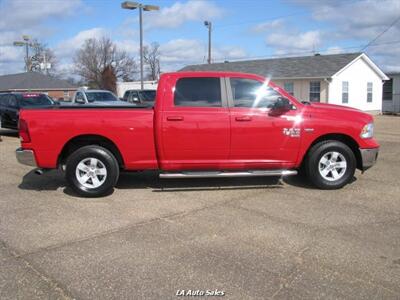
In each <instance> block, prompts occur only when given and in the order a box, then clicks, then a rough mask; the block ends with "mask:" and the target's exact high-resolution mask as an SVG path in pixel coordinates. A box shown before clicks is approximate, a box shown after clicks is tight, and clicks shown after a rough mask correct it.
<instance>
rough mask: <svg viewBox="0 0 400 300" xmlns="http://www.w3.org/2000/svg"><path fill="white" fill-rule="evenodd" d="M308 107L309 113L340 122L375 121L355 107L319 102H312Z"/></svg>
mask: <svg viewBox="0 0 400 300" xmlns="http://www.w3.org/2000/svg"><path fill="white" fill-rule="evenodd" d="M306 107H307V110H308V111H309V112H313V113H318V114H323V115H326V116H330V117H333V118H338V119H340V120H349V121H359V122H362V123H370V122H372V121H373V117H372V115H370V114H368V113H365V112H363V111H361V110H359V109H356V108H353V107H348V106H343V105H335V104H327V103H319V102H317V103H315V102H312V103H311V104H310V105H307V106H306Z"/></svg>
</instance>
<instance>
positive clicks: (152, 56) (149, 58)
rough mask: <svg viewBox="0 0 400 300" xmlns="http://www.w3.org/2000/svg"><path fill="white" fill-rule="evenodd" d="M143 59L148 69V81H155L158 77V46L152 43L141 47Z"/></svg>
mask: <svg viewBox="0 0 400 300" xmlns="http://www.w3.org/2000/svg"><path fill="white" fill-rule="evenodd" d="M143 59H144V62H145V64H147V65H148V67H149V71H150V72H149V73H150V74H149V79H150V80H157V79H158V76H159V75H160V44H158V43H156V42H154V43H151V45H150V46H144V47H143Z"/></svg>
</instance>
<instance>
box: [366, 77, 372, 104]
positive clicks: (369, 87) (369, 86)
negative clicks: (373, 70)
mask: <svg viewBox="0 0 400 300" xmlns="http://www.w3.org/2000/svg"><path fill="white" fill-rule="evenodd" d="M367 102H372V82H367Z"/></svg>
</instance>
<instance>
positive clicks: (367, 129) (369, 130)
mask: <svg viewBox="0 0 400 300" xmlns="http://www.w3.org/2000/svg"><path fill="white" fill-rule="evenodd" d="M373 136H374V123H369V124H367V125H365V126H364V127H363V129H362V130H361V133H360V137H361V138H363V139H369V138H372V137H373Z"/></svg>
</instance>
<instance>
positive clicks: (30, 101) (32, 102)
mask: <svg viewBox="0 0 400 300" xmlns="http://www.w3.org/2000/svg"><path fill="white" fill-rule="evenodd" d="M53 104H54V102H53V101H52V100H51V99H50V97H49V96H47V95H45V94H23V95H22V98H21V100H20V105H21V106H46V105H53Z"/></svg>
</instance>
